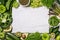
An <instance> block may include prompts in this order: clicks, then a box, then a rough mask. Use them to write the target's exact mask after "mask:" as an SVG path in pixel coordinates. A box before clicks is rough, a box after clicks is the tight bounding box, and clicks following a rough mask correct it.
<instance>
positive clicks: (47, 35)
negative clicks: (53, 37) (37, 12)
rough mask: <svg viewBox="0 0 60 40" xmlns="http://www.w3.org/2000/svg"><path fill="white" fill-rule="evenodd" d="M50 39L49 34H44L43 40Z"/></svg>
mask: <svg viewBox="0 0 60 40" xmlns="http://www.w3.org/2000/svg"><path fill="white" fill-rule="evenodd" d="M49 39H50V38H49V34H47V33H43V34H42V40H49Z"/></svg>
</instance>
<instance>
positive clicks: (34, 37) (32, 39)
mask: <svg viewBox="0 0 60 40" xmlns="http://www.w3.org/2000/svg"><path fill="white" fill-rule="evenodd" d="M40 37H41V36H40V33H38V32H36V33H32V34H30V35H29V36H28V37H27V38H26V39H25V40H41V38H40Z"/></svg>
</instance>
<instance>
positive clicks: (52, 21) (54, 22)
mask: <svg viewBox="0 0 60 40" xmlns="http://www.w3.org/2000/svg"><path fill="white" fill-rule="evenodd" d="M48 22H49V24H50V25H51V26H57V25H58V24H59V19H58V18H57V17H56V16H52V17H50V18H49V20H48Z"/></svg>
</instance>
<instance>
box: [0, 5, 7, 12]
mask: <svg viewBox="0 0 60 40" xmlns="http://www.w3.org/2000/svg"><path fill="white" fill-rule="evenodd" d="M5 11H6V8H5V6H4V5H0V13H4V12H5Z"/></svg>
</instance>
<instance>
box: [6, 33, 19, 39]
mask: <svg viewBox="0 0 60 40" xmlns="http://www.w3.org/2000/svg"><path fill="white" fill-rule="evenodd" d="M7 35H8V36H9V37H10V38H12V40H19V38H18V37H16V36H15V35H14V34H12V33H7Z"/></svg>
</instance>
